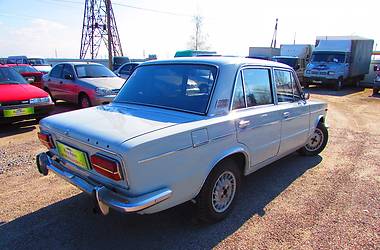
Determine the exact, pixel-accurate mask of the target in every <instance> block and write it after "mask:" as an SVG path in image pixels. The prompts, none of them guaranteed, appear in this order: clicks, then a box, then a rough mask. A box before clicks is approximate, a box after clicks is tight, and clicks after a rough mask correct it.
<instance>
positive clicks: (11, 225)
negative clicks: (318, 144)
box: [0, 153, 322, 249]
mask: <svg viewBox="0 0 380 250" xmlns="http://www.w3.org/2000/svg"><path fill="white" fill-rule="evenodd" d="M321 161H322V158H321V157H320V156H315V157H302V156H299V155H298V154H296V153H295V154H292V155H290V156H288V157H286V158H284V159H282V160H280V161H278V162H276V163H274V164H271V165H270V166H267V167H265V168H263V169H261V170H259V171H257V172H255V173H253V174H251V175H249V176H248V177H247V178H246V179H245V182H244V185H243V186H242V189H241V194H240V196H239V198H238V199H237V202H236V206H235V207H234V209H233V210H232V213H231V214H230V216H229V217H228V218H226V219H225V220H224V221H221V222H219V223H217V224H213V225H202V224H196V223H194V222H192V219H191V218H192V217H193V206H192V205H191V204H190V203H186V204H183V205H181V206H177V207H175V208H172V209H169V210H166V211H163V212H161V213H157V214H152V215H137V214H121V213H118V212H113V211H111V213H110V214H109V215H108V216H100V215H96V214H93V213H92V206H91V205H90V204H91V202H92V201H91V199H90V198H89V196H87V195H85V194H83V193H82V194H79V195H76V196H73V197H71V198H68V199H66V200H62V201H60V202H57V203H55V204H52V205H50V206H47V207H45V208H42V209H40V210H38V211H36V212H33V213H30V214H27V215H25V216H22V217H20V218H17V219H15V220H13V221H10V222H8V223H6V224H3V225H2V226H0V249H5V248H10V249H15V248H16V249H19V248H28V249H34V248H38V249H42V248H55V249H60V248H70V249H71V248H86V249H87V248H89V249H90V248H105V249H106V248H107V249H112V248H123V249H125V248H133V249H142V248H149V249H204V248H207V249H208V248H212V247H213V246H215V245H217V244H218V243H219V242H221V241H222V240H224V239H225V238H226V237H228V236H229V235H231V234H232V233H234V232H235V231H237V230H238V229H239V228H240V227H241V226H242V225H243V224H244V223H245V222H246V221H247V220H249V219H250V218H251V217H252V216H265V212H264V209H265V207H266V206H267V205H268V204H269V203H270V202H271V201H272V200H274V199H275V198H276V197H277V196H278V195H279V194H280V193H281V192H283V191H284V190H285V189H286V188H287V187H288V186H289V185H291V184H292V183H293V182H294V181H295V180H296V179H297V178H299V177H300V176H302V175H303V174H304V173H305V172H306V171H308V170H309V169H312V168H314V167H315V166H317V165H318V164H319V163H320V162H321ZM41 178H43V177H41Z"/></svg>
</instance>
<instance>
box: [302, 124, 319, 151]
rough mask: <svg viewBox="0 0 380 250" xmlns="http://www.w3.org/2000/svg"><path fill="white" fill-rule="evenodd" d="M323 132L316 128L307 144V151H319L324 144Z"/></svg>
mask: <svg viewBox="0 0 380 250" xmlns="http://www.w3.org/2000/svg"><path fill="white" fill-rule="evenodd" d="M323 139H324V136H323V132H322V130H320V129H319V128H316V129H315V131H314V133H313V135H312V136H311V137H310V139H309V141H308V142H307V144H306V146H305V147H306V149H307V150H308V151H316V150H318V149H319V148H320V147H321V146H322V143H323Z"/></svg>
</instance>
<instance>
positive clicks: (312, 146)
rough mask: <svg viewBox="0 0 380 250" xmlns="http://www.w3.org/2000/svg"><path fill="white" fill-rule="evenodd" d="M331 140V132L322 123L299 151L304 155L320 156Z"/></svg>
mask: <svg viewBox="0 0 380 250" xmlns="http://www.w3.org/2000/svg"><path fill="white" fill-rule="evenodd" d="M328 138H329V132H328V130H327V128H326V126H325V124H324V123H322V122H320V123H319V124H318V126H317V127H316V128H315V130H314V132H313V134H312V135H311V137H310V138H309V140H308V141H307V143H306V145H305V146H304V147H303V148H301V149H300V150H299V152H300V153H301V154H302V155H307V156H313V155H318V154H319V153H321V152H322V151H323V149H324V148H325V147H326V144H327V141H328Z"/></svg>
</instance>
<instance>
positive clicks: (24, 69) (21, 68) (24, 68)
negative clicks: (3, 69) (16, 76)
mask: <svg viewBox="0 0 380 250" xmlns="http://www.w3.org/2000/svg"><path fill="white" fill-rule="evenodd" d="M12 68H13V69H14V70H16V71H17V72H19V73H23V72H28V73H30V72H32V73H35V72H38V70H36V69H35V68H33V67H31V66H15V67H12Z"/></svg>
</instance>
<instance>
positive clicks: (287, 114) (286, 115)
mask: <svg viewBox="0 0 380 250" xmlns="http://www.w3.org/2000/svg"><path fill="white" fill-rule="evenodd" d="M282 115H283V116H284V118H288V117H289V116H290V112H284V113H283V114H282Z"/></svg>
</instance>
